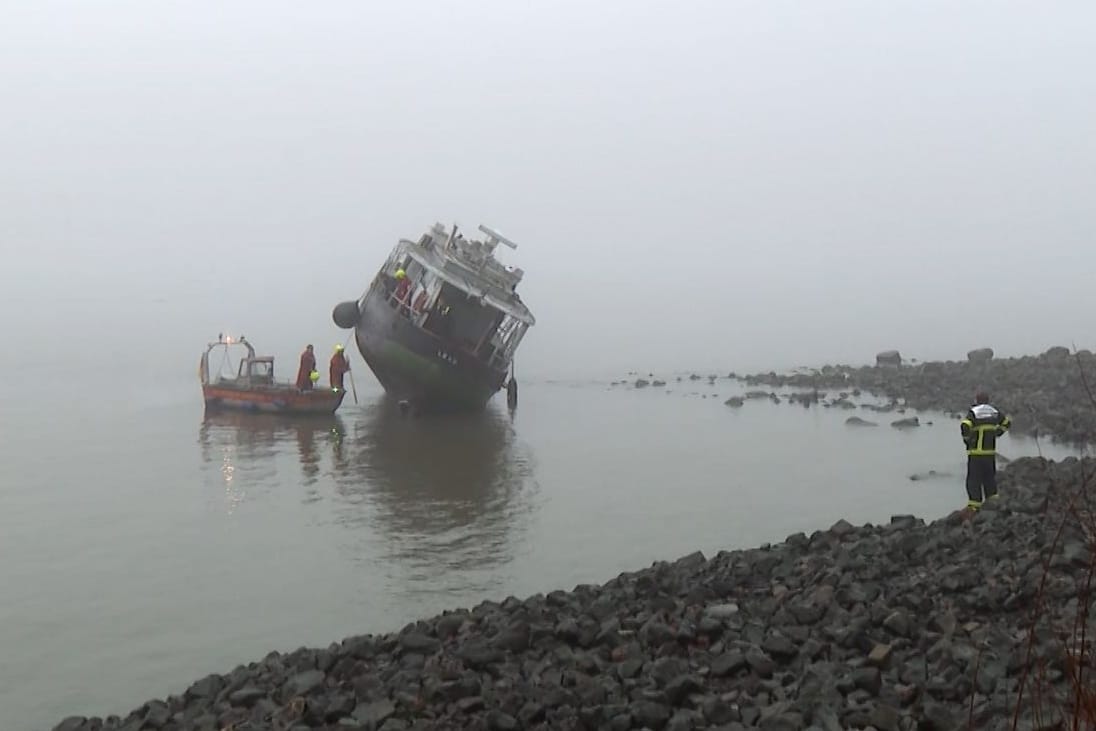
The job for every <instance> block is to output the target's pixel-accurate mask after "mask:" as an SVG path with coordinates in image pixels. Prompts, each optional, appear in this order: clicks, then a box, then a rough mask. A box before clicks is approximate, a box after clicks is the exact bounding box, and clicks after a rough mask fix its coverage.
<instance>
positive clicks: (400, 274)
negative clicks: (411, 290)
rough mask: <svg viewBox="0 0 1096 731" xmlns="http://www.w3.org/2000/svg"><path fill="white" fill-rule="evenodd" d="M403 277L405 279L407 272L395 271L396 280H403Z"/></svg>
mask: <svg viewBox="0 0 1096 731" xmlns="http://www.w3.org/2000/svg"><path fill="white" fill-rule="evenodd" d="M405 277H407V272H405V271H404V270H403V269H397V270H396V279H404V278H405Z"/></svg>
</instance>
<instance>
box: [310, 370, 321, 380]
mask: <svg viewBox="0 0 1096 731" xmlns="http://www.w3.org/2000/svg"><path fill="white" fill-rule="evenodd" d="M308 377H309V378H310V379H312V382H313V383H315V382H316V381H318V380H320V372H319V371H312V372H311V373H309V374H308Z"/></svg>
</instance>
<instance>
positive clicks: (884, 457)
mask: <svg viewBox="0 0 1096 731" xmlns="http://www.w3.org/2000/svg"><path fill="white" fill-rule="evenodd" d="M357 362H358V363H360V360H358V361H357ZM283 368H284V366H283ZM90 370H91V372H92V374H93V375H96V376H98V375H101V374H98V373H97V372H96V371H95V369H94V368H93V367H92V368H90ZM359 370H360V372H359V373H358V374H357V381H356V383H357V385H358V389H359V400H360V404H359V405H355V404H354V403H353V400H352V399H350V398H348V399H347V401H346V403H345V405H344V406H343V408H342V409H341V410H340V412H339V414H338V415H337V416H336V417H334V418H330V419H314V420H311V421H299V422H293V421H286V420H284V419H277V418H265V417H255V416H248V417H243V416H236V415H222V416H206V415H204V414H203V412H202V408H201V403H200V397H199V393H198V391H197V386H196V384H195V383H194V380H195V379H194V376H193V375H192V374H187V373H183V374H179V373H177V372H176V371H177V369H175V370H173V371H171V372H169V373H167V374H166V375H161V374H158V373H156V372H155V371H152V372H151V373H146V375H145V376H144V377H143V378H141V379H136V380H135V381H131V382H127V383H126V384H125V385H122V384H120V385H118V386H117V387H116V388H115V389H113V391H112V392H111V393H110V398H109V399H107V398H106V397H104V396H103V395H102V394H99V395H97V396H96V397H91V398H88V397H81V393H86V392H82V391H81V390H80V389H79V388H77V387H75V386H72V385H71V384H69V383H68V382H67V381H66V380H65V379H64V378H62V377H60V376H59V377H58V378H57V380H56V383H57V386H56V387H55V388H54V389H52V391H51V393H52V396H48V397H47V403H48V405H49V406H50V408H47V409H42V408H41V403H34V402H31V401H30V400H29V399H27V398H21V397H20V393H22V392H21V391H19V392H17V390H16V389H14V388H12V387H10V386H9V387H8V390H7V391H5V392H3V393H2V394H0V395H3V397H4V403H5V413H4V420H3V424H2V427H0V428H2V429H3V432H2V433H0V437H2V438H3V439H2V442H0V450H3V451H2V452H0V456H2V457H3V459H2V460H0V465H2V466H0V469H2V470H3V472H2V473H0V476H2V478H3V479H2V481H0V501H2V507H3V509H2V510H0V553H2V555H3V557H4V558H3V561H0V585H2V586H3V587H4V592H3V593H2V594H0V647H2V648H3V652H2V653H0V708H3V709H4V717H5V722H6V723H8V724H13V725H12V726H10V727H11V728H20V729H48V728H49V727H50V726H51V725H52V724H53V723H56V722H57V721H59V720H60V719H61V718H62V717H64V716H66V715H69V714H86V715H93V714H94V715H106V714H109V713H125V712H126V711H128V710H129V709H130V708H132V707H134V706H136V705H138V704H140V703H142V702H143V701H145V700H147V699H149V698H152V697H160V696H164V695H166V694H169V693H175V692H180V691H182V690H183V689H185V687H186V686H187V685H188V684H189V683H190V682H191V681H193V680H195V679H197V678H198V677H200V676H202V675H204V674H207V673H209V672H227V671H229V670H231V669H232V668H233V667H234V666H236V665H237V664H240V663H246V662H250V661H252V660H255V659H259V658H261V657H262V656H263V655H264V654H266V653H267V652H268V651H270V650H275V649H276V650H293V649H295V648H297V647H299V646H302V645H326V644H328V643H329V642H331V641H335V640H338V639H341V638H342V637H344V636H347V635H350V634H356V633H362V632H384V631H390V630H396V629H398V628H400V627H401V626H403V625H404V624H406V623H407V622H409V621H412V620H414V619H416V618H419V617H423V616H427V615H430V614H432V613H435V612H438V611H441V610H442V609H445V608H451V607H457V606H468V605H472V604H475V603H476V602H478V601H480V600H482V599H486V598H492V599H502V598H504V597H506V596H507V595H517V596H525V595H528V594H532V593H536V592H540V591H548V590H551V589H555V588H571V587H573V586H574V585H575V584H577V583H581V582H600V581H604V580H607V579H609V578H611V577H613V576H614V575H616V574H617V573H619V572H620V571H624V570H632V569H636V568H640V567H643V566H646V565H648V564H650V563H651V562H652V561H656V560H662V559H673V558H675V557H678V556H680V555H683V554H686V553H688V552H691V551H693V550H696V549H701V550H703V551H705V552H706V553H709V554H710V553H712V552H715V551H717V550H720V549H723V548H740V547H751V546H754V545H757V544H759V543H762V542H765V541H778V540H781V539H783V538H784V537H786V536H787V535H789V534H790V533H793V532H795V531H807V532H810V531H812V530H815V529H818V528H824V527H828V526H829V525H830V524H831V523H833V522H834V521H835V520H837V519H839V518H842V517H847V518H849V519H850V520H853V521H860V522H863V521H876V522H878V521H885V520H887V519H888V518H889V516H890V515H892V514H895V513H916V514H919V515H922V516H925V517H928V518H934V517H938V516H940V515H942V514H944V513H945V512H947V511H949V510H951V509H954V508H955V507H957V506H959V505H961V504H962V502H963V500H964V499H965V497H964V494H963V490H962V484H961V481H962V474H963V468H964V463H963V459H964V458H963V454H962V451H961V450H960V449H959V446H960V445H959V443H958V438H957V436H956V431H957V426H956V423H955V422H954V421H952V420H948V419H946V418H941V417H939V416H934V415H931V414H930V415H922V418H928V419H934V420H935V425H934V426H930V427H924V428H921V429H918V430H913V431H908V432H902V433H899V432H897V431H896V430H894V429H891V428H890V427H888V426H885V424H886V423H887V422H888V421H889V419H890V418H894V417H892V416H887V415H882V416H879V417H875V416H874V415H867V418H875V419H876V420H878V421H880V422H882V423H883V424H884V426H882V427H881V428H878V429H853V428H849V427H845V426H844V424H843V422H844V420H845V419H846V418H847V417H848V416H849V413H850V412H844V411H841V412H839V411H836V410H833V411H831V410H823V409H818V408H811V409H804V408H802V407H800V406H790V405H784V404H782V405H773V404H771V403H769V402H751V403H748V404H747V405H746V406H745V407H744V408H742V409H737V410H736V409H731V408H728V407H726V406H724V405H723V404H722V401H723V399H725V398H726V397H727V396H729V395H732V394H733V393H736V392H738V388H737V387H736V386H735V385H734V384H732V383H730V382H728V381H719V382H717V383H716V384H715V386H714V387H713V386H709V385H708V384H707V382H701V383H700V384H690V383H687V382H686V383H685V384H678V383H676V382H673V381H671V384H670V387H669V388H670V389H671V390H672V391H673V392H672V393H666V390H665V389H653V388H652V389H646V390H641V391H635V390H630V389H623V388H620V387H617V388H609V387H608V386H607V384H605V383H595V382H585V383H583V382H544V381H541V382H528V383H524V384H523V387H522V390H521V402H520V405H519V409H518V411H517V412H516V414H514V415H512V416H511V415H510V414H508V413H507V412H506V410H505V403H504V399H502V398H498V399H497V402H496V403H495V404H494V405H493V408H491V409H490V410H489V411H488V412H487V413H486V414H484V415H482V416H478V417H460V418H457V417H452V418H432V419H408V418H403V417H402V416H400V415H399V414H398V413H397V412H396V411H395V410H394V409H393V408H392V406H391V405H390V404H389V403H388V402H387V401H386V400H385V399H384V398H383V397H382V395H381V394H380V392H379V389H378V388H377V387H376V386H375V385H374V384H373V381H372V379H371V378H370V377H369V375H368V373H367V372H365V371H364V368H361V367H360V366H359ZM85 375H86V374H85ZM283 375H284V374H283ZM702 394H703V395H709V394H710V395H711V397H710V398H703V397H702ZM857 413H860V414H861V415H864V413H863V412H857ZM1043 448H1044V453H1047V454H1048V455H1049V456H1062V455H1064V454H1068V453H1069V452H1068V450H1064V449H1054V448H1048V447H1047V446H1046V445H1043ZM1036 450H1037V445H1035V444H1034V443H1032V442H1028V441H1023V440H1020V439H1016V438H1011V437H1010V438H1008V439H1007V440H1006V444H1005V446H1004V449H1003V451H1004V452H1005V453H1006V454H1008V455H1009V456H1020V455H1022V454H1035V453H1036ZM930 469H935V470H937V471H940V472H951V473H952V474H953V475H954V476H952V477H945V478H942V479H936V480H931V481H920V482H911V481H910V480H909V479H908V476H909V475H910V474H912V473H914V472H923V471H927V470H930Z"/></svg>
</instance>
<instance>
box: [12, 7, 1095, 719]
mask: <svg viewBox="0 0 1096 731" xmlns="http://www.w3.org/2000/svg"><path fill="white" fill-rule="evenodd" d="M0 17H2V22H0V100H2V104H3V113H2V114H0V201H2V202H0V253H2V254H3V259H2V260H3V265H2V267H0V272H2V274H3V287H2V288H0V333H3V336H4V347H3V348H0V369H2V370H3V372H4V373H5V374H6V375H7V377H6V378H4V379H0V555H2V556H4V557H5V558H4V560H3V561H0V586H3V587H4V592H3V594H2V595H0V647H2V648H4V652H2V653H0V708H4V709H5V719H6V721H8V722H10V723H11V724H14V725H12V726H11V727H12V728H15V729H39V728H42V729H47V728H50V727H52V725H53V724H55V723H56V722H57V721H59V720H60V719H61V718H62V717H64V716H66V715H70V714H86V715H92V714H100V715H103V714H107V713H124V712H126V711H127V710H128V709H130V708H132V707H134V706H137V705H139V704H140V703H141V702H143V701H145V700H147V699H149V698H152V697H163V696H165V695H167V694H169V693H173V692H180V691H182V690H183V689H185V687H186V686H187V685H188V684H189V683H190V682H191V681H192V680H194V679H195V678H197V677H200V676H202V675H205V674H207V673H210V672H225V671H228V670H231V668H232V667H234V666H235V665H236V664H238V663H246V662H250V661H252V660H255V659H258V658H261V657H262V656H263V655H265V653H266V652H267V651H269V650H272V649H278V650H291V649H293V648H295V647H297V646H300V645H302V644H319V645H326V644H327V643H328V642H330V641H332V640H336V639H339V638H341V637H343V636H346V635H349V634H353V633H359V632H381V631H389V630H393V629H398V628H399V627H400V626H402V625H403V624H404V623H405V622H407V621H410V620H411V619H414V618H416V617H418V616H420V615H422V614H423V613H424V612H428V611H429V612H433V611H440V610H441V609H444V608H448V607H453V606H461V605H469V604H474V603H476V602H478V601H480V600H481V599H484V598H500V597H504V596H506V595H508V594H514V595H519V596H520V595H527V594H529V593H533V592H537V591H548V590H551V589H554V588H570V587H572V586H574V585H575V584H577V583H580V582H583V581H603V580H606V579H608V578H610V577H611V576H613V575H614V574H615V573H617V572H619V571H622V570H627V569H634V568H638V567H641V566H643V565H646V564H647V563H649V562H651V561H653V560H657V559H660V558H674V557H676V556H679V555H682V554H684V553H687V552H689V551H692V550H695V549H702V550H704V551H706V552H709V553H711V552H713V551H716V550H719V549H721V548H734V547H747V546H751V545H756V544H758V543H760V542H763V541H770V540H781V539H782V538H783V537H785V536H786V535H788V534H789V533H791V532H793V531H798V530H803V531H808V532H809V531H811V530H814V529H816V528H821V527H826V526H827V525H829V524H831V523H832V522H833V521H834V520H836V519H837V518H839V517H847V518H849V519H850V520H853V521H869V520H871V521H882V520H887V519H888V518H889V516H890V515H891V514H893V513H899V512H910V513H917V514H919V515H924V516H925V517H926V518H928V519H932V518H935V517H939V516H940V515H942V514H945V513H946V512H948V511H949V510H951V509H952V508H954V507H958V506H959V505H960V504H962V502H963V501H965V495H964V493H963V489H962V476H961V475H962V470H963V459H964V457H963V453H962V449H961V444H960V443H959V441H958V437H957V431H956V427H955V422H953V421H951V420H949V419H948V418H947V417H946V416H942V415H940V414H922V415H921V416H922V418H923V419H924V420H925V421H933V422H934V423H933V425H932V426H927V425H926V426H925V427H924V428H921V429H917V430H912V431H910V432H901V433H900V432H899V431H898V430H894V429H890V428H889V427H886V426H885V425H884V426H883V428H880V429H875V430H870V429H869V430H852V429H849V428H846V427H845V426H844V425H843V423H842V422H843V420H844V419H845V418H846V417H847V414H845V413H843V412H841V413H838V412H837V410H836V409H835V410H833V411H824V410H822V409H817V408H815V409H803V408H799V407H792V406H787V405H783V404H782V405H774V404H770V403H768V402H767V401H763V402H750V403H748V404H746V406H745V407H744V408H742V409H730V408H728V407H725V406H724V405H723V400H724V399H726V398H727V397H728V396H730V395H733V394H735V393H738V392H739V391H741V387H740V386H738V385H737V384H733V383H731V382H729V381H727V380H726V379H721V380H719V381H717V382H716V383H715V384H714V385H709V384H708V383H707V381H706V380H704V381H702V382H700V383H698V384H691V383H690V382H688V381H686V382H685V383H684V384H678V383H677V381H676V380H674V376H675V375H676V372H677V371H684V372H686V373H688V372H690V371H697V372H700V373H703V374H707V373H719V374H726V373H727V372H728V371H731V370H735V371H738V372H745V371H751V370H769V369H770V368H773V369H784V368H790V367H794V366H797V365H802V364H811V365H816V364H823V363H826V362H834V361H842V362H851V363H864V362H870V361H871V360H872V359H873V357H874V355H875V353H876V352H877V351H880V350H884V349H889V348H898V349H900V350H901V351H902V353H903V355H904V356H906V357H916V358H921V359H934V358H944V359H948V358H952V359H954V358H963V357H965V353H966V352H967V350H969V349H971V348H974V347H980V346H991V347H993V348H994V349H995V350H996V351H997V353H998V354H999V355H1019V354H1024V353H1034V352H1039V351H1042V350H1044V349H1045V348H1047V347H1049V346H1052V345H1057V344H1064V345H1072V344H1076V345H1077V346H1078V347H1089V348H1092V347H1094V346H1096V342H1093V341H1094V339H1093V338H1092V337H1091V335H1090V332H1091V313H1092V312H1093V311H1096V293H1094V290H1093V287H1092V285H1091V273H1092V272H1093V271H1094V270H1096V247H1093V245H1092V242H1093V241H1094V240H1096V236H1094V234H1096V209H1094V208H1093V206H1092V201H1093V199H1094V193H1096V141H1094V138H1093V136H1092V127H1093V120H1094V119H1096V79H1094V77H1093V74H1092V72H1091V70H1092V69H1093V68H1096V50H1094V47H1093V44H1092V40H1091V39H1092V38H1093V32H1094V30H1096V6H1094V5H1092V4H1090V3H1080V2H1075V3H1067V2H1063V3H1055V4H1038V5H1036V4H1034V3H1003V2H1002V3H979V2H971V3H964V4H954V3H943V2H918V3H912V2H892V3H886V4H881V3H870V2H832V3H803V2H799V3H796V2H773V1H768V2H714V1H713V2H706V1H705V2H701V1H698V2H688V3H677V4H671V3H654V2H649V1H647V0H628V1H627V2H625V1H624V0H615V1H612V2H601V3H579V2H571V1H569V0H567V1H564V2H553V3H545V2H539V3H520V4H516V3H504V2H501V1H500V0H482V1H481V2H477V3H466V4H462V5H458V4H442V3H424V2H404V3H389V4H376V3H350V2H330V3H324V4H321V5H305V4H300V3H289V2H263V3H259V2H255V1H254V0H250V1H243V2H238V3H232V4H229V5H216V4H212V3H191V4H185V5H184V4H173V5H172V4H162V3H142V2H136V1H130V2H121V1H119V2H108V3H96V4H87V3H77V2H51V1H49V0H45V1H42V2H34V3H19V4H16V3H10V2H9V3H7V4H6V5H5V7H4V8H3V13H2V14H0ZM435 222H441V223H442V224H443V225H445V226H449V225H451V224H452V223H457V224H458V225H459V226H460V227H461V230H462V231H464V232H465V233H466V234H467V235H472V234H474V233H475V230H476V227H477V226H478V225H479V224H481V223H483V224H487V225H490V226H493V227H495V228H497V229H499V230H500V231H501V232H503V233H504V234H505V235H507V236H508V237H509V238H512V239H514V240H516V241H517V242H518V244H519V248H518V250H517V251H510V250H509V249H505V248H503V249H500V251H499V256H500V258H501V259H503V261H504V262H505V263H508V264H515V265H517V266H519V267H521V268H522V269H524V271H525V273H526V275H525V280H524V281H523V282H522V284H521V286H520V287H519V290H518V291H519V292H520V293H521V295H522V298H523V300H524V301H525V302H526V303H527V304H528V305H529V306H530V308H531V309H532V311H533V312H534V314H535V315H536V317H537V324H536V326H535V327H534V328H533V329H532V330H531V331H530V332H529V334H528V335H527V336H526V338H525V340H524V341H523V343H522V346H521V348H520V350H519V351H518V355H517V362H516V369H517V375H518V379H519V381H520V382H521V384H522V385H521V404H520V406H519V409H518V412H517V415H516V417H513V418H512V417H511V416H510V415H508V414H506V412H505V408H504V404H502V405H500V404H499V403H497V402H498V401H499V400H501V399H499V398H496V403H493V404H492V406H491V408H490V409H489V410H488V413H487V414H485V415H481V416H482V418H474V419H471V420H469V421H447V420H441V421H419V420H404V419H401V418H398V417H397V416H394V415H393V414H392V413H390V412H389V411H387V410H386V408H385V402H384V400H383V399H382V398H381V392H380V388H379V387H378V385H377V383H376V381H375V379H374V378H373V377H372V375H371V374H370V373H369V371H368V369H367V368H366V367H365V365H364V363H363V362H362V360H361V358H360V355H359V354H358V353H357V352H353V349H352V348H351V351H352V352H351V359H352V364H353V367H354V369H355V370H354V371H353V373H354V377H355V379H356V380H355V383H356V386H357V388H358V390H359V392H360V393H359V394H358V395H359V397H360V398H359V400H358V402H357V403H355V402H354V401H352V400H351V399H347V400H346V401H345V402H344V405H343V407H342V408H341V409H340V411H339V413H338V415H337V417H336V418H335V419H333V420H331V421H330V422H324V423H322V424H318V425H317V424H311V425H301V424H294V423H288V424H287V423H274V422H268V421H262V420H259V421H252V420H244V421H239V420H233V419H231V418H221V419H210V418H207V417H205V416H203V413H202V402H201V396H200V391H199V389H198V383H197V373H196V371H197V366H198V358H199V356H200V354H201V352H202V349H203V348H204V347H205V345H206V343H207V342H208V341H210V340H212V339H215V338H216V336H217V334H218V333H219V332H225V333H231V334H236V335H239V334H245V335H246V336H247V337H248V339H249V340H251V341H253V342H254V343H255V345H256V347H257V349H258V350H259V351H260V352H261V353H263V354H270V355H274V356H275V357H276V359H277V362H276V370H277V375H278V376H279V377H280V378H288V377H290V376H292V374H293V373H294V371H295V369H296V358H297V356H298V354H299V353H300V351H301V349H302V347H303V346H304V344H305V343H308V342H311V343H314V344H315V345H316V349H317V352H318V354H319V357H320V360H321V364H325V362H326V358H327V357H328V354H329V353H330V352H331V348H332V347H333V346H334V345H335V344H336V343H342V342H345V341H346V332H344V331H340V330H338V329H337V328H336V327H335V325H334V324H333V323H332V320H331V310H332V308H333V306H334V305H335V304H337V303H338V302H340V301H343V300H347V299H353V298H357V297H358V296H359V295H360V294H361V293H362V291H363V290H364V289H365V288H366V287H367V286H368V283H369V281H370V280H371V279H372V277H373V275H374V274H375V272H376V270H377V268H378V267H379V266H380V265H381V263H382V262H383V261H384V259H385V258H386V256H387V255H388V253H389V251H390V249H391V248H392V246H393V245H394V244H395V243H396V242H397V240H398V239H399V238H401V237H406V238H411V239H417V238H418V237H419V235H420V234H421V233H423V232H424V231H425V230H426V229H427V228H428V227H430V226H431V225H432V224H434V223H435ZM631 370H636V371H639V372H641V373H643V374H646V373H648V372H653V373H656V374H657V375H659V376H662V377H665V378H668V379H669V380H670V386H669V389H668V390H670V391H672V393H666V392H665V390H666V389H662V388H658V389H655V388H651V389H646V390H643V391H636V390H632V389H629V388H620V387H617V388H609V386H608V381H609V380H610V379H616V378H622V377H625V376H626V374H627V373H628V372H629V371H631ZM990 386H992V384H990ZM962 406H965V404H957V405H956V408H957V409H958V408H961V407H962ZM854 413H864V412H854ZM880 418H882V417H880ZM1005 441H1006V444H1007V446H1006V449H1007V452H1008V454H1009V456H1011V457H1017V456H1021V455H1024V454H1035V453H1038V451H1039V450H1040V448H1041V446H1042V448H1044V449H1047V447H1046V445H1038V444H1035V443H1034V442H1031V441H1027V440H1023V439H1020V438H1018V437H1007V438H1006V440H1005ZM789 445H792V446H793V447H794V453H795V454H796V455H797V457H799V458H797V459H795V460H789V459H788V458H787V455H788V454H789ZM1048 453H1050V454H1051V455H1052V456H1062V455H1063V454H1066V453H1068V450H1064V449H1059V448H1049V451H1048ZM927 470H937V472H938V473H939V475H937V476H936V477H934V479H931V480H924V481H916V482H914V481H910V480H909V479H908V477H909V475H910V474H913V473H915V472H919V473H920V472H925V471H927ZM5 728H7V727H5Z"/></svg>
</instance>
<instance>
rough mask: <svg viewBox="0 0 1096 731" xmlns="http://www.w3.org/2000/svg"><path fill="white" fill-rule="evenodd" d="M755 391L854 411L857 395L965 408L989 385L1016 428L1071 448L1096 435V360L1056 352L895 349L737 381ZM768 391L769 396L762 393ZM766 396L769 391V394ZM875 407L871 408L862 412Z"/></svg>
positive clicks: (926, 407)
mask: <svg viewBox="0 0 1096 731" xmlns="http://www.w3.org/2000/svg"><path fill="white" fill-rule="evenodd" d="M734 377H735V378H737V379H738V380H740V381H742V382H743V383H745V384H746V385H747V386H748V387H749V386H762V385H763V386H768V387H780V388H787V387H790V388H801V389H810V392H809V394H805V395H803V396H802V398H807V396H808V395H810V396H813V397H814V398H815V400H816V401H817V400H818V397H819V396H821V397H822V398H824V397H825V396H826V395H827V394H816V393H815V392H816V391H822V390H824V391H837V392H838V394H837V395H836V396H835V397H834V398H833V399H832V400H831V401H828V402H826V403H825V404H824V405H829V406H838V407H844V408H849V407H850V406H853V405H852V404H851V401H850V395H852V394H853V393H854V392H867V393H872V394H875V395H877V396H881V397H883V398H887V399H890V404H889V406H884V407H883V408H884V409H886V410H900V409H902V408H903V407H909V408H913V409H918V410H922V411H944V412H949V413H952V414H956V413H959V412H961V411H964V410H965V409H966V408H967V406H969V404H970V403H971V402H972V400H973V398H974V393H975V391H976V390H977V389H979V388H985V389H986V390H987V391H988V392H989V394H990V397H991V399H992V401H993V402H994V403H995V404H997V405H998V406H999V407H1001V408H1002V409H1004V410H1005V411H1007V412H1008V413H1009V414H1010V415H1011V416H1012V422H1013V430H1014V432H1015V433H1018V434H1025V435H1028V436H1038V437H1044V436H1045V437H1048V438H1050V439H1052V440H1054V441H1060V442H1065V443H1069V444H1084V443H1089V442H1092V441H1093V440H1094V438H1096V407H1094V406H1093V403H1092V397H1091V395H1090V392H1089V389H1090V388H1091V389H1092V391H1093V392H1096V356H1094V355H1093V353H1091V352H1090V351H1087V350H1081V351H1078V352H1076V353H1071V352H1070V351H1069V350H1068V349H1067V348H1065V347H1061V346H1059V347H1055V348H1051V349H1049V350H1047V351H1046V352H1044V353H1042V354H1041V355H1037V356H1023V357H1019V358H995V357H994V356H993V351H992V350H990V349H988V348H983V349H978V350H973V351H971V352H970V353H969V354H968V358H967V360H965V361H935V362H927V363H912V364H905V363H904V362H902V361H901V357H900V356H899V355H898V353H897V352H896V351H888V352H887V353H880V354H879V356H877V363H876V365H874V366H862V367H853V366H847V365H830V366H825V367H824V368H820V369H813V370H809V371H805V372H796V373H787V374H778V373H775V372H769V373H757V374H752V375H747V376H737V375H735V376H734ZM762 393H763V392H762ZM765 395H768V394H765ZM862 408H871V407H862Z"/></svg>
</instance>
